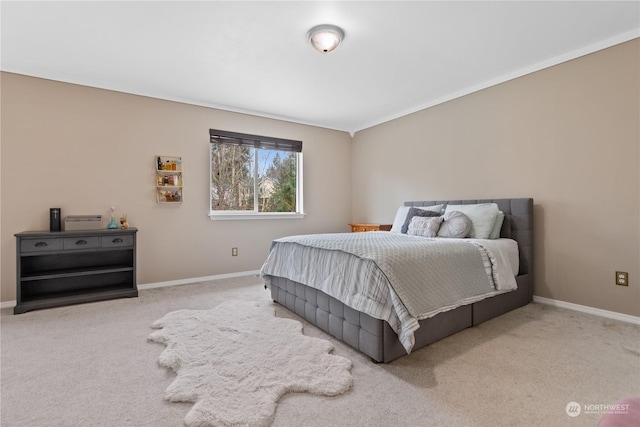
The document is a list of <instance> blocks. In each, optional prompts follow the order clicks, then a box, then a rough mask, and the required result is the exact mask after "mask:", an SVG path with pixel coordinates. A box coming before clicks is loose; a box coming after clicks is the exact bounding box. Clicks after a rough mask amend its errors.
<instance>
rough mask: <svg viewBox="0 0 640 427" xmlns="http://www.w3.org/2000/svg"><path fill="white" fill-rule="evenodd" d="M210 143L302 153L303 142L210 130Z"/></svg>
mask: <svg viewBox="0 0 640 427" xmlns="http://www.w3.org/2000/svg"><path fill="white" fill-rule="evenodd" d="M209 137H210V142H212V143H216V144H226V145H239V146H244V147H253V148H262V149H264V150H278V151H291V152H294V153H301V152H302V141H295V140H292V139H282V138H273V137H270V136H258V135H249V134H246V133H238V132H227V131H223V130H216V129H209Z"/></svg>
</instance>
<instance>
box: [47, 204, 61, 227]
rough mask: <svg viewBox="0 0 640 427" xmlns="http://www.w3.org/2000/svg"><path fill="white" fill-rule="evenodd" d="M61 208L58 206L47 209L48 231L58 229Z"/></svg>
mask: <svg viewBox="0 0 640 427" xmlns="http://www.w3.org/2000/svg"><path fill="white" fill-rule="evenodd" d="M61 215H62V210H61V209H60V208H51V209H49V231H60V224H61V223H62V222H61V221H60V216H61Z"/></svg>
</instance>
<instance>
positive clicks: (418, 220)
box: [407, 216, 442, 237]
mask: <svg viewBox="0 0 640 427" xmlns="http://www.w3.org/2000/svg"><path fill="white" fill-rule="evenodd" d="M441 223H442V217H441V216H437V217H433V218H424V217H420V216H414V217H413V218H412V219H411V222H410V223H409V229H408V230H407V234H408V235H410V236H422V237H436V235H437V234H438V229H439V228H440V224H441Z"/></svg>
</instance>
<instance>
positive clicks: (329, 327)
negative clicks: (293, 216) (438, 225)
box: [262, 198, 533, 363]
mask: <svg viewBox="0 0 640 427" xmlns="http://www.w3.org/2000/svg"><path fill="white" fill-rule="evenodd" d="M480 203H495V204H496V205H497V206H498V209H499V210H500V211H501V212H503V213H504V221H503V222H502V226H501V228H500V230H499V237H500V238H505V239H512V240H514V241H515V242H517V264H518V265H517V268H518V272H517V275H515V282H514V286H515V285H517V288H516V289H515V290H508V291H501V292H496V294H495V295H491V296H488V297H483V298H481V299H477V300H475V301H472V302H469V303H464V304H463V305H460V306H457V307H455V308H451V309H443V310H440V311H438V312H437V314H435V315H431V316H429V317H428V318H424V319H420V320H417V326H416V328H417V329H415V330H414V331H413V332H412V340H413V341H412V345H411V347H410V349H409V351H416V350H417V349H419V348H422V347H425V346H426V345H428V344H431V343H433V342H435V341H437V340H440V339H442V338H444V337H447V336H449V335H452V334H454V333H456V332H459V331H461V330H463V329H466V328H468V327H471V326H474V325H477V324H479V323H482V322H484V321H486V320H489V319H492V318H494V317H496V316H499V315H501V314H504V313H506V312H509V311H511V310H514V309H516V308H518V307H521V306H524V305H526V304H528V303H529V302H531V300H532V298H533V279H532V278H533V274H532V273H533V199H531V198H514V199H482V200H445V201H416V202H405V204H404V205H405V206H408V207H420V208H425V209H426V208H429V207H433V206H435V205H440V204H442V205H444V206H447V205H473V204H480ZM370 233H388V232H384V231H381V232H370ZM336 236H337V235H336ZM345 237H346V236H345ZM373 237H380V238H382V237H383V236H382V235H379V236H373V235H371V236H369V238H373ZM385 238H386V237H385ZM445 240H447V239H445ZM452 240H454V239H452ZM467 246H469V245H467ZM272 248H273V245H272ZM271 254H272V252H270V257H271ZM266 265H267V262H265V266H263V270H262V277H263V279H264V280H265V284H266V285H267V287H268V289H269V290H270V292H271V297H272V299H273V300H274V301H275V302H276V303H279V304H281V305H283V306H284V307H286V308H287V309H289V310H290V311H292V312H294V313H296V314H297V315H298V316H300V317H302V318H304V319H305V320H307V321H308V322H310V323H312V324H314V325H316V326H317V327H319V328H320V329H322V330H323V331H325V332H327V333H329V334H331V335H333V336H334V337H336V338H337V339H339V340H341V341H343V342H345V343H346V344H348V345H350V346H352V347H354V348H355V349H357V350H359V351H360V352H362V353H364V354H365V355H367V356H369V357H370V358H371V359H372V360H374V361H376V362H385V363H387V362H390V361H392V360H395V359H397V358H398V357H401V356H404V355H406V354H407V353H408V350H407V344H406V338H405V337H404V336H403V334H400V337H402V339H401V338H400V337H399V333H396V332H395V331H394V329H396V330H398V325H394V327H392V326H391V325H390V321H387V320H382V318H383V317H382V318H381V316H376V317H373V316H371V315H369V314H367V313H364V312H363V311H359V310H356V309H354V308H352V307H351V306H350V305H352V306H353V304H350V305H348V304H346V303H345V302H343V301H342V300H340V299H338V298H334V297H333V296H330V295H329V294H328V293H325V292H323V291H322V290H320V289H316V288H315V287H313V286H307V285H306V284H303V283H301V282H303V281H304V280H299V281H296V280H292V279H291V278H290V277H293V276H291V275H286V274H283V275H282V276H280V275H273V274H268V272H267V273H265V271H267V270H265V267H266ZM286 276H289V277H286ZM309 284H310V285H313V284H312V283H309ZM391 323H392V324H393V322H391Z"/></svg>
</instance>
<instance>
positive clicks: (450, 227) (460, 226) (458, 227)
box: [438, 211, 472, 239]
mask: <svg viewBox="0 0 640 427" xmlns="http://www.w3.org/2000/svg"><path fill="white" fill-rule="evenodd" d="M471 226H472V224H471V219H469V217H468V216H466V215H465V214H463V213H462V212H458V211H449V212H447V213H446V214H444V217H443V221H442V225H440V229H439V230H438V237H456V238H459V239H463V238H465V237H467V236H468V235H469V232H470V231H471Z"/></svg>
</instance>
